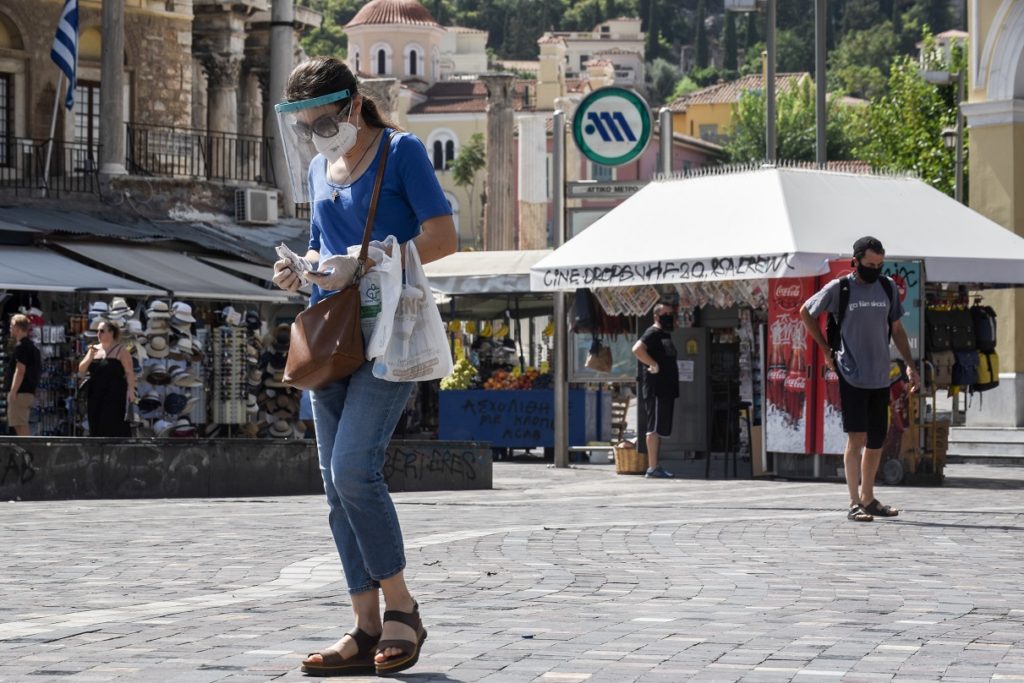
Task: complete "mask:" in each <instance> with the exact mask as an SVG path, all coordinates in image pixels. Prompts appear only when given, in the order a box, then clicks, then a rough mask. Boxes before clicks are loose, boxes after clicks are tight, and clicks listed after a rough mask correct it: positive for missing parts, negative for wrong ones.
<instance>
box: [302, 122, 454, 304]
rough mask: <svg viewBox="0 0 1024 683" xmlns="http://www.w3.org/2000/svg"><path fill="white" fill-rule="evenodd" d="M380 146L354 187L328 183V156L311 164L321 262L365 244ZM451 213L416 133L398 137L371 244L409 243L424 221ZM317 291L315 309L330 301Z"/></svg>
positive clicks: (313, 243) (315, 244)
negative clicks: (387, 240) (387, 241)
mask: <svg viewBox="0 0 1024 683" xmlns="http://www.w3.org/2000/svg"><path fill="white" fill-rule="evenodd" d="M391 132H392V130H391V129H390V128H388V129H385V130H384V133H383V135H382V138H386V137H387V135H388V134H389V133H391ZM375 144H376V145H377V147H378V148H377V152H376V155H375V156H374V159H373V162H372V163H371V164H370V167H369V168H367V169H366V170H365V171H364V172H363V174H362V175H361V176H359V177H358V178H356V181H355V182H354V183H351V184H349V185H337V184H335V183H332V182H330V181H329V180H328V178H327V159H325V158H324V156H323V155H322V154H318V155H317V156H316V157H314V158H313V161H311V162H310V164H309V196H310V221H309V248H310V249H313V250H314V251H319V252H320V260H321V261H322V260H324V259H325V258H327V257H329V256H333V255H335V254H345V253H347V252H348V248H349V247H350V246H352V245H356V244H360V243H361V242H362V241H363V229H364V228H365V227H366V215H367V214H368V213H369V211H370V197H371V196H372V195H373V184H374V181H375V180H376V178H377V168H378V167H379V165H380V158H381V154H382V152H383V151H384V145H382V144H381V143H380V141H379V140H378V141H377V142H376V143H375ZM451 212H452V208H451V205H449V203H448V199H447V198H446V197H445V196H444V191H443V190H442V189H441V184H440V183H438V182H437V176H436V175H435V174H434V167H433V165H432V164H431V163H430V159H429V157H428V156H427V150H426V149H425V148H424V147H423V143H422V142H420V140H419V138H417V137H416V136H415V135H413V134H412V133H398V132H395V133H394V135H393V137H392V138H391V153H390V155H389V156H388V161H387V167H386V168H385V169H384V181H383V183H382V184H381V188H380V199H378V200H377V215H376V216H375V217H374V219H373V231H372V234H371V237H370V239H373V240H383V239H384V238H385V237H387V236H388V235H394V236H395V237H396V238H397V239H398V242H399V243H405V242H408V241H409V240H411V239H412V238H413V237H416V235H418V234H419V233H420V225H421V224H422V223H423V222H424V221H427V220H429V219H431V218H436V217H437V216H447V215H451ZM312 289H313V293H312V296H310V299H309V303H310V305H311V306H312V305H313V304H315V303H316V302H318V301H320V300H321V299H322V298H323V297H324V296H325V293H324V292H323V291H321V290H320V288H319V287H317V286H316V285H313V288H312Z"/></svg>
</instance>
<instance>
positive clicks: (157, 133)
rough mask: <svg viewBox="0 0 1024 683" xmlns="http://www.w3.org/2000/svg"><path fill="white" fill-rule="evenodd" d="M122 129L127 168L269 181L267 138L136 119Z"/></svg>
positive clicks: (146, 172) (183, 175)
mask: <svg viewBox="0 0 1024 683" xmlns="http://www.w3.org/2000/svg"><path fill="white" fill-rule="evenodd" d="M126 130H127V144H126V146H125V150H126V154H125V157H126V158H125V164H126V166H127V169H128V173H130V174H133V175H147V176H165V177H173V178H193V179H205V180H246V181H251V182H257V183H264V184H268V185H273V184H274V167H273V164H272V162H271V159H270V149H271V147H270V146H271V145H272V144H273V139H272V138H266V137H262V136H259V135H235V134H232V133H217V132H210V131H205V130H196V129H192V128H172V127H168V126H150V125H145V124H140V123H128V124H126Z"/></svg>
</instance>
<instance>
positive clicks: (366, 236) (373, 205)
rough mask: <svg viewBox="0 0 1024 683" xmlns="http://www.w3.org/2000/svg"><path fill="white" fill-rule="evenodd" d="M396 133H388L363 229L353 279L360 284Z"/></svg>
mask: <svg viewBox="0 0 1024 683" xmlns="http://www.w3.org/2000/svg"><path fill="white" fill-rule="evenodd" d="M393 136H394V132H391V133H388V136H387V137H386V138H384V153H383V154H382V155H381V157H380V166H378V167H377V178H376V180H374V182H373V194H372V195H371V196H370V211H369V213H367V214H366V227H364V228H363V246H362V247H361V248H360V249H359V267H358V268H356V275H355V277H354V278H353V279H352V281H353V282H358V281H359V278H361V277H362V276H363V264H365V263H366V253H367V251H368V250H369V248H370V235H371V233H373V219H374V217H375V216H376V215H377V200H378V199H380V187H381V185H383V184H384V167H385V166H386V165H387V163H388V153H389V152H390V151H391V138H392V137H393Z"/></svg>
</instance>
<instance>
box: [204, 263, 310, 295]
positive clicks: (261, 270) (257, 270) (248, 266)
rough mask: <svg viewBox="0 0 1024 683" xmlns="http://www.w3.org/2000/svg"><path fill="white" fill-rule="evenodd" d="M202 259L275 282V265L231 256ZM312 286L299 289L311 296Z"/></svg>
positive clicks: (213, 264) (226, 268)
mask: <svg viewBox="0 0 1024 683" xmlns="http://www.w3.org/2000/svg"><path fill="white" fill-rule="evenodd" d="M197 258H198V259H199V260H200V261H205V262H206V263H209V264H210V265H212V266H217V267H218V268H223V269H224V270H229V271H231V272H233V273H239V274H240V275H248V276H249V277H255V278H259V279H260V280H263V281H264V282H268V283H270V282H273V276H274V268H273V266H261V265H259V264H258V263H251V262H250V261H239V260H237V259H230V258H219V257H217V256H198V257H197ZM310 289H311V288H310V286H309V285H303V286H302V287H300V288H299V291H300V292H302V293H303V294H305V295H306V296H309V293H310Z"/></svg>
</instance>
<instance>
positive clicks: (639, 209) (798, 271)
mask: <svg viewBox="0 0 1024 683" xmlns="http://www.w3.org/2000/svg"><path fill="white" fill-rule="evenodd" d="M864 235H872V236H874V237H877V238H878V239H879V240H881V241H882V244H883V245H884V246H885V250H886V258H889V259H894V260H896V259H899V260H909V259H922V260H924V262H925V269H926V273H927V278H928V280H929V281H932V282H967V283H983V284H1024V238H1021V237H1019V236H1017V235H1015V234H1014V233H1012V232H1011V231H1009V230H1007V229H1005V228H1003V227H1002V226H1000V225H999V224H998V223H995V222H993V221H991V220H989V219H988V218H985V217H984V216H982V215H981V214H979V213H977V212H976V211H973V210H971V209H970V208H968V207H966V206H964V205H962V204H960V203H958V202H957V201H955V200H954V199H952V198H950V197H948V196H946V195H945V194H943V193H942V192H939V191H938V190H935V189H934V188H932V187H930V186H928V185H926V184H925V183H923V182H921V181H920V180H917V179H916V178H909V177H892V176H876V175H857V174H851V173H840V172H831V171H821V170H807V169H797V168H771V167H767V168H762V169H757V170H747V171H742V172H736V173H720V174H713V175H704V176H699V177H693V178H686V179H674V180H665V181H655V182H652V183H650V184H648V185H647V186H646V187H644V189H642V190H641V191H640V192H638V193H636V194H635V195H633V196H632V197H630V198H629V199H628V200H626V201H625V202H623V203H622V204H620V205H619V206H617V207H616V208H614V209H613V210H611V211H610V212H609V213H608V214H607V215H605V216H604V217H602V218H601V219H600V220H598V221H597V222H596V223H594V224H593V225H591V226H590V227H589V228H587V229H586V230H584V231H583V232H581V233H580V234H579V235H577V236H576V237H574V238H572V239H571V240H569V241H568V242H566V243H565V244H564V245H562V246H561V247H559V248H558V249H556V250H555V251H554V252H552V253H551V255H549V256H547V257H545V258H543V259H541V260H540V261H539V262H538V263H537V264H536V265H534V266H533V267H532V268H531V271H530V284H531V287H532V288H533V290H534V291H557V290H573V289H576V288H579V287H617V286H629V285H637V284H661V283H666V284H667V283H673V282H714V281H724V280H738V279H755V278H776V277H803V276H812V275H821V274H823V273H825V272H827V270H828V261H829V260H830V259H835V258H840V257H843V256H849V255H850V250H851V248H852V246H853V243H854V241H855V240H856V239H857V238H858V237H862V236H864Z"/></svg>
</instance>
